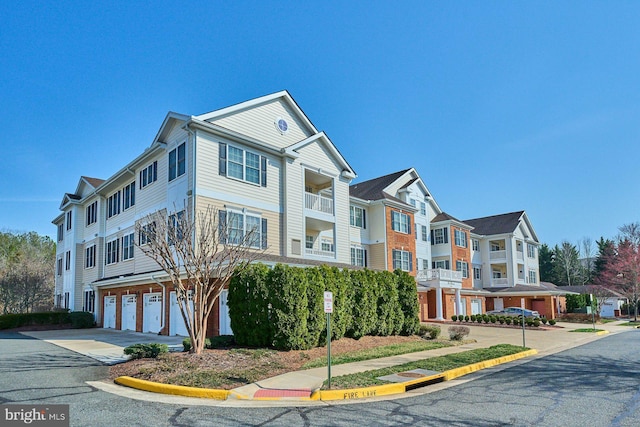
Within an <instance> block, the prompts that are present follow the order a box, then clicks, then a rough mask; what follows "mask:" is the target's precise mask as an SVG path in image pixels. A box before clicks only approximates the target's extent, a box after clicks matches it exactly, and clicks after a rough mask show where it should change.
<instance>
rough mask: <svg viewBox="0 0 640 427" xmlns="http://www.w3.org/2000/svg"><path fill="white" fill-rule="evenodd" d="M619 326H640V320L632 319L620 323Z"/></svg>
mask: <svg viewBox="0 0 640 427" xmlns="http://www.w3.org/2000/svg"><path fill="white" fill-rule="evenodd" d="M618 326H634V327H635V326H640V321H638V322H634V321H633V320H632V321H631V322H625V323H620V324H619V325H618Z"/></svg>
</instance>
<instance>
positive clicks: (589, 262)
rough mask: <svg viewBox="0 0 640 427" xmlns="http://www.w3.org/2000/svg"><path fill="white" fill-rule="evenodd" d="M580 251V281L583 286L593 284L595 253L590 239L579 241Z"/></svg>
mask: <svg viewBox="0 0 640 427" xmlns="http://www.w3.org/2000/svg"><path fill="white" fill-rule="evenodd" d="M578 248H579V250H580V269H581V274H580V279H581V281H582V284H583V285H586V284H588V283H591V281H592V280H593V272H594V269H595V251H594V246H593V241H592V240H591V238H590V237H583V238H582V239H581V240H579V241H578Z"/></svg>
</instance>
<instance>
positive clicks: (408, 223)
mask: <svg viewBox="0 0 640 427" xmlns="http://www.w3.org/2000/svg"><path fill="white" fill-rule="evenodd" d="M407 228H408V229H409V232H408V233H407V234H411V223H410V222H409V221H407Z"/></svg>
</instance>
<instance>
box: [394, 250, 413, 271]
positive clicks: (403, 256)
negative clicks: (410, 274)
mask: <svg viewBox="0 0 640 427" xmlns="http://www.w3.org/2000/svg"><path fill="white" fill-rule="evenodd" d="M392 257H393V269H394V270H396V269H398V268H399V269H400V270H403V271H412V270H413V266H412V265H411V264H412V262H413V260H412V256H411V252H407V251H400V250H396V249H394V250H393V251H392Z"/></svg>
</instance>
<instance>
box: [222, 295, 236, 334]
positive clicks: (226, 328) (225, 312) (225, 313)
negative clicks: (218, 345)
mask: <svg viewBox="0 0 640 427" xmlns="http://www.w3.org/2000/svg"><path fill="white" fill-rule="evenodd" d="M228 295H229V292H228V291H222V293H221V294H220V298H219V301H220V335H233V331H232V330H231V318H229V306H228V305H227V297H228Z"/></svg>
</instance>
